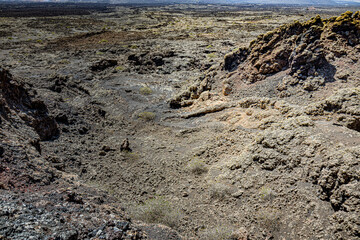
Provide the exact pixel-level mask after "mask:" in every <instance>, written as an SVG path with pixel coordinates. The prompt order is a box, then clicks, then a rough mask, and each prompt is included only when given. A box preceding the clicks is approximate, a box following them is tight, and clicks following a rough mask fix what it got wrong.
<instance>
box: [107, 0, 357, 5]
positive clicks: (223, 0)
mask: <svg viewBox="0 0 360 240" xmlns="http://www.w3.org/2000/svg"><path fill="white" fill-rule="evenodd" d="M111 2H114V3H134V4H137V3H138V4H141V3H143V4H145V3H147V4H148V3H201V4H206V3H210V4H283V5H343V4H359V5H360V0H353V1H351V0H350V1H343V0H112V1H111Z"/></svg>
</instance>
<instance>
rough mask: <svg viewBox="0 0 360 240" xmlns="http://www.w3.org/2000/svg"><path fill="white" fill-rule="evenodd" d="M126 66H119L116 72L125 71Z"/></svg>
mask: <svg viewBox="0 0 360 240" xmlns="http://www.w3.org/2000/svg"><path fill="white" fill-rule="evenodd" d="M124 69H125V68H124V66H117V67H116V68H115V70H116V71H124Z"/></svg>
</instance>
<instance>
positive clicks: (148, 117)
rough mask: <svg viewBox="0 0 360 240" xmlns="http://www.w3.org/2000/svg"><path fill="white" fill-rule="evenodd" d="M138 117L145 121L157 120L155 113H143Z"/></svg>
mask: <svg viewBox="0 0 360 240" xmlns="http://www.w3.org/2000/svg"><path fill="white" fill-rule="evenodd" d="M138 117H139V118H141V119H143V120H145V121H152V120H154V119H155V117H156V114H155V113H153V112H142V113H139V115H138Z"/></svg>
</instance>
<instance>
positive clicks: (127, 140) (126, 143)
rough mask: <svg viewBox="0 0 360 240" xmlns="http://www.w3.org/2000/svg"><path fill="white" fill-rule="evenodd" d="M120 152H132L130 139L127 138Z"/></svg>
mask: <svg viewBox="0 0 360 240" xmlns="http://www.w3.org/2000/svg"><path fill="white" fill-rule="evenodd" d="M120 151H122V152H124V151H127V152H132V150H131V148H130V143H129V139H128V138H125V139H124V141H123V142H122V144H121V146H120Z"/></svg>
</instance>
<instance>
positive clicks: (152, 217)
mask: <svg viewBox="0 0 360 240" xmlns="http://www.w3.org/2000/svg"><path fill="white" fill-rule="evenodd" d="M131 213H132V215H133V217H134V218H135V219H138V220H141V221H144V222H146V223H161V224H164V225H166V226H169V227H172V228H174V227H176V226H178V225H179V222H180V220H181V218H182V214H181V211H180V210H179V209H178V208H176V207H175V206H174V205H172V204H171V203H170V202H169V201H167V200H166V199H164V198H163V197H157V198H153V199H149V200H147V201H146V202H145V203H144V204H141V205H138V206H136V207H134V208H133V209H132V210H131Z"/></svg>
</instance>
